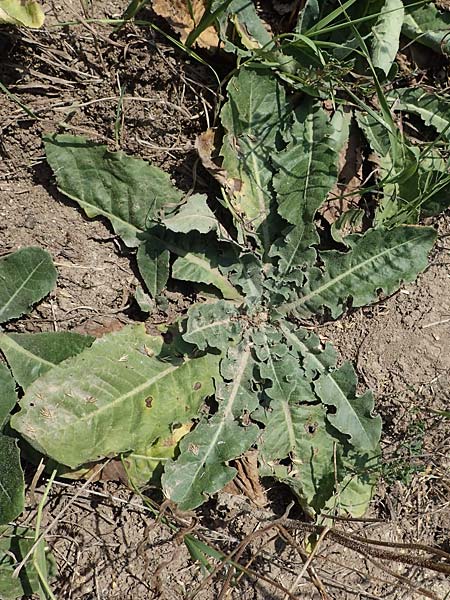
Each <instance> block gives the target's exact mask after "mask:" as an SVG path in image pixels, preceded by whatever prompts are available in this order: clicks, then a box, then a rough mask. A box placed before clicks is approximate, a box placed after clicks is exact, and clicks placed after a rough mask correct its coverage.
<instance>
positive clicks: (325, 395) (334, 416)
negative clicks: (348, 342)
mask: <svg viewBox="0 0 450 600" xmlns="http://www.w3.org/2000/svg"><path fill="white" fill-rule="evenodd" d="M314 387H315V390H316V393H317V395H318V396H319V398H320V399H321V400H322V402H323V403H324V404H326V405H327V406H332V407H334V410H335V412H329V413H328V415H327V418H328V421H329V422H330V423H331V424H332V425H333V427H335V428H336V429H337V430H338V431H340V432H341V433H344V434H345V435H348V436H349V439H350V443H351V445H352V446H353V447H354V448H355V449H357V450H362V451H364V450H366V451H373V450H374V449H375V448H377V446H378V443H379V441H380V434H381V417H379V416H378V417H374V416H373V415H372V411H373V406H374V402H373V396H372V393H371V392H366V393H365V394H364V395H363V396H356V375H355V371H354V369H353V367H352V365H351V364H350V363H349V362H347V363H344V364H343V365H342V366H341V367H339V369H336V371H332V372H331V373H326V374H323V375H321V376H320V377H319V379H318V380H317V381H316V382H315V384H314Z"/></svg>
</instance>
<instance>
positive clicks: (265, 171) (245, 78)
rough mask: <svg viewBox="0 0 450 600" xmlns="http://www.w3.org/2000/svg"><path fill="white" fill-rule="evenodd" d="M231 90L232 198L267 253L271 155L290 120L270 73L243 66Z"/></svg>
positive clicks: (226, 163)
mask: <svg viewBox="0 0 450 600" xmlns="http://www.w3.org/2000/svg"><path fill="white" fill-rule="evenodd" d="M227 91H228V101H227V102H226V103H225V104H224V106H223V108H222V111H221V120H222V125H223V127H224V129H225V136H224V139H223V145H222V149H221V155H222V156H223V163H222V168H223V169H224V170H225V171H226V174H227V179H228V181H229V193H230V196H231V198H230V200H231V203H232V205H233V207H234V209H235V211H236V213H237V215H238V216H239V218H240V219H242V221H243V223H244V228H246V229H247V230H248V231H255V232H256V233H257V235H258V237H259V239H260V240H261V243H262V246H263V248H265V249H268V248H269V245H270V238H271V234H270V213H271V210H272V204H273V198H272V193H271V190H270V182H271V180H272V175H273V169H272V164H271V156H272V155H273V151H274V148H275V147H276V139H277V134H278V132H279V130H280V128H282V127H283V122H284V120H285V119H286V104H285V94H284V90H283V88H282V87H281V86H280V85H279V83H278V81H277V79H276V78H275V77H273V74H272V73H271V72H270V71H268V70H261V69H259V70H254V69H249V68H245V69H241V70H240V71H239V73H238V74H237V75H236V76H235V77H233V78H232V79H231V80H230V83H229V84H228V86H227Z"/></svg>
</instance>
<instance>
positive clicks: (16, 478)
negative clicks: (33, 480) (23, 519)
mask: <svg viewBox="0 0 450 600" xmlns="http://www.w3.org/2000/svg"><path fill="white" fill-rule="evenodd" d="M0 456H1V461H0V525H5V524H6V523H9V522H10V521H13V520H14V519H15V518H16V517H17V516H19V515H20V513H21V512H22V511H23V509H24V506H25V482H24V478H23V471H22V467H21V465H20V452H19V448H18V447H17V440H16V439H14V438H11V437H7V436H6V435H2V434H0Z"/></svg>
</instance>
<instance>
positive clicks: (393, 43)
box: [371, 0, 405, 75]
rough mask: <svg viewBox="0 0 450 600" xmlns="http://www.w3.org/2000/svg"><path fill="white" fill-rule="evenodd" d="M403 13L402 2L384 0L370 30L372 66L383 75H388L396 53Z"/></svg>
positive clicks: (400, 0)
mask: <svg viewBox="0 0 450 600" xmlns="http://www.w3.org/2000/svg"><path fill="white" fill-rule="evenodd" d="M404 13H405V11H404V8H403V2H402V0H385V2H384V5H383V7H382V8H381V10H380V13H379V15H378V18H377V20H376V22H375V25H374V26H373V28H372V35H371V58H372V64H373V66H374V67H375V68H378V69H381V70H382V71H383V72H384V74H385V75H388V73H389V71H390V69H391V67H392V63H393V62H394V60H395V57H396V55H397V52H398V47H399V43H400V32H401V29H402V23H403V17H404Z"/></svg>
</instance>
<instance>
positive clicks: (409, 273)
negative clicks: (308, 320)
mask: <svg viewBox="0 0 450 600" xmlns="http://www.w3.org/2000/svg"><path fill="white" fill-rule="evenodd" d="M435 240H436V231H435V230H434V229H433V228H431V227H415V226H411V227H409V226H401V227H395V228H393V229H390V230H384V229H375V230H370V231H368V232H367V233H366V234H364V235H362V236H359V235H351V236H348V237H347V238H346V241H347V242H348V245H349V247H350V250H349V251H348V252H346V253H341V252H338V251H334V250H331V251H326V252H322V253H321V259H322V261H323V268H322V269H319V268H313V269H311V270H310V272H309V275H308V281H307V283H306V284H305V286H304V288H303V290H302V293H303V295H302V296H300V297H298V298H297V299H293V300H292V301H291V302H287V303H285V304H282V305H281V306H279V307H278V308H277V309H276V310H277V312H278V313H280V314H289V313H295V314H297V315H303V316H306V315H308V314H311V313H315V312H318V311H319V309H320V308H322V307H327V308H329V310H330V312H331V315H332V317H333V318H336V317H338V316H339V315H340V314H341V313H342V312H343V311H344V308H345V305H346V303H347V301H348V299H350V298H351V300H352V304H353V306H363V305H365V304H369V303H370V302H373V301H374V300H376V299H377V298H378V292H379V290H382V291H383V292H384V293H385V294H392V293H393V292H394V291H395V290H397V289H398V288H399V287H400V285H401V284H402V283H403V282H409V281H413V280H414V279H415V278H416V276H417V274H418V273H420V272H421V271H423V270H424V269H425V268H426V266H427V264H428V262H427V255H428V252H429V251H430V250H431V248H432V246H433V244H434V241H435Z"/></svg>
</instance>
